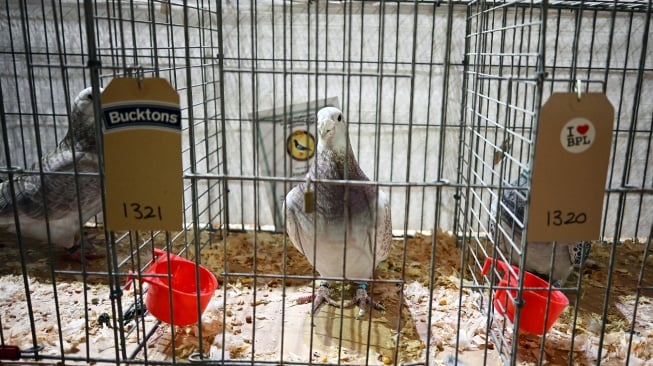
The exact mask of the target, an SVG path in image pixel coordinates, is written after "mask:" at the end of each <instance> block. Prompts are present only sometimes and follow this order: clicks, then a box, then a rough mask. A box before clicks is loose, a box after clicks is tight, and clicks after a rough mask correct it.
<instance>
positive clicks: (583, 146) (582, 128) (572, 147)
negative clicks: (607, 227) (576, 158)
mask: <svg viewBox="0 0 653 366" xmlns="http://www.w3.org/2000/svg"><path fill="white" fill-rule="evenodd" d="M595 136H596V129H595V128H594V125H593V124H592V122H591V121H590V120H588V119H585V118H574V119H572V120H570V121H569V122H567V123H566V124H565V126H564V127H563V128H562V131H560V143H561V144H562V147H563V148H564V149H565V150H567V151H569V152H570V153H574V154H578V153H582V152H584V151H585V150H587V149H589V148H590V146H592V144H593V143H594V137H595Z"/></svg>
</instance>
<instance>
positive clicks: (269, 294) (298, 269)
mask: <svg viewBox="0 0 653 366" xmlns="http://www.w3.org/2000/svg"><path fill="white" fill-rule="evenodd" d="M203 235H205V234H204V233H203ZM206 235H208V234H206ZM0 243H2V244H0V245H2V246H3V248H0V249H2V250H0V260H1V261H2V263H4V264H5V265H3V266H1V267H0V275H1V276H2V277H0V293H2V294H3V296H2V298H1V299H0V316H1V319H2V327H3V329H2V331H3V336H4V340H5V343H6V344H15V345H18V346H20V347H21V348H29V347H30V345H31V342H32V335H31V334H32V333H31V327H30V322H28V321H25V319H26V316H27V314H28V312H27V304H26V302H25V291H24V282H23V277H22V276H17V275H16V274H17V273H21V270H20V260H19V259H18V253H17V250H15V244H14V243H13V238H12V236H10V235H4V236H0ZM255 243H256V245H255ZM432 244H433V238H432V237H431V236H422V235H417V236H415V237H412V238H408V239H407V241H406V243H405V246H404V241H403V239H402V240H395V241H394V242H393V246H392V251H391V254H390V258H389V260H388V261H387V262H385V263H382V264H380V266H379V267H378V269H377V274H376V276H377V278H379V279H398V278H400V277H401V275H402V272H403V275H404V278H405V280H406V282H405V285H404V288H403V293H401V291H400V288H399V287H397V286H396V285H394V284H389V283H386V284H383V283H378V284H376V285H375V286H374V287H373V294H374V297H375V299H377V300H380V301H381V302H382V303H383V304H384V305H385V306H386V309H387V310H386V311H385V312H373V313H372V317H371V321H370V319H366V320H356V319H355V315H356V311H355V310H354V309H345V310H342V311H343V314H344V316H343V317H342V319H343V320H342V322H341V320H340V319H341V317H340V311H341V310H340V309H337V308H334V307H325V308H323V309H322V311H321V312H320V313H319V314H318V315H317V316H316V317H315V318H314V319H313V323H314V326H312V325H311V320H312V319H311V315H310V307H311V305H310V304H298V303H297V302H296V301H295V300H297V299H298V298H300V297H301V296H303V295H306V294H310V293H311V291H312V286H313V283H312V282H310V281H306V280H286V282H285V291H284V283H283V282H282V280H281V279H274V278H260V280H259V282H258V283H256V284H255V283H254V281H253V279H252V278H251V277H230V278H229V280H228V281H227V282H226V283H224V278H223V277H220V276H219V274H220V273H223V272H224V271H225V268H224V266H225V263H226V266H227V268H226V270H227V271H228V272H229V273H253V272H254V269H256V272H257V273H260V274H279V273H283V265H284V264H283V263H282V262H281V261H279V258H282V255H283V254H284V252H285V255H286V258H287V261H286V264H285V265H286V273H288V274H297V275H312V274H313V273H312V268H311V266H310V265H309V264H308V262H307V261H306V260H305V259H304V257H303V256H302V255H301V254H300V253H298V252H297V251H296V250H295V249H294V248H293V247H292V245H291V244H290V243H289V242H287V245H285V246H284V236H283V235H278V234H270V233H260V232H259V233H256V234H254V233H231V234H230V235H229V237H228V238H227V239H226V240H224V239H221V238H213V239H212V243H211V244H210V245H208V246H206V247H205V248H203V249H202V262H203V263H204V264H205V265H206V266H207V267H208V268H209V269H211V270H212V271H213V272H214V273H216V274H217V275H218V278H219V279H220V281H221V283H220V287H219V289H218V290H217V291H216V293H215V296H214V298H213V299H212V301H211V303H210V304H209V306H208V308H207V310H206V311H205V313H204V315H203V324H202V326H203V328H202V329H203V332H202V333H203V334H202V341H203V349H204V351H205V352H206V353H208V354H209V355H210V357H212V358H215V359H219V358H222V356H223V351H222V349H223V348H224V350H225V351H224V357H226V358H230V359H246V360H247V359H252V358H254V359H256V360H270V361H275V360H280V359H281V358H283V360H285V361H304V362H306V361H308V360H309V359H312V360H313V361H316V362H333V363H336V362H338V359H340V362H342V363H356V364H359V363H365V362H369V363H372V364H382V363H391V362H395V360H396V361H397V362H410V361H418V360H423V359H424V357H425V355H424V350H425V345H426V343H427V342H428V343H429V344H430V345H431V347H430V349H431V351H432V353H431V355H430V357H432V358H431V359H432V360H434V359H435V360H436V361H435V364H440V363H442V361H441V360H442V359H443V358H444V357H445V356H446V355H448V354H451V353H453V352H455V347H456V344H457V345H458V346H457V348H458V351H459V357H460V359H462V360H464V361H466V362H467V363H469V364H479V363H480V362H482V360H483V359H484V358H485V357H487V364H489V365H494V364H500V363H501V362H500V358H499V355H498V353H499V351H500V350H499V349H498V347H497V345H495V344H493V342H492V338H491V337H490V338H489V339H486V322H487V315H486V314H484V313H483V311H482V310H481V308H480V306H479V303H480V302H481V295H480V294H478V293H477V292H473V291H471V290H470V289H469V288H467V287H466V286H467V285H470V283H468V282H467V279H465V280H464V281H463V290H462V292H461V291H460V285H461V280H460V273H461V270H460V258H461V253H460V250H459V249H458V248H457V246H456V243H455V239H454V238H453V237H451V236H449V235H447V234H445V233H442V232H439V233H438V235H437V240H436V241H435V248H436V255H435V257H434V258H435V259H434V260H435V267H434V268H435V273H434V278H433V285H432V286H433V302H432V303H430V304H429V302H428V295H429V271H427V270H424V269H425V268H430V265H431V248H432ZM225 245H226V248H225ZM284 247H285V249H284ZM404 247H405V248H406V251H405V263H404V250H403V249H404ZM24 249H25V252H26V257H27V263H28V265H27V268H28V273H29V277H28V280H29V286H30V292H31V294H32V296H31V298H32V304H31V306H32V309H33V313H34V327H35V330H36V334H37V336H36V337H37V341H38V343H39V344H42V345H44V346H45V349H44V351H43V352H44V354H50V355H57V354H60V353H61V352H63V353H64V354H65V355H66V357H68V358H70V359H73V358H75V357H86V356H87V355H88V356H90V357H91V358H93V359H97V360H102V359H106V360H111V359H115V358H116V356H117V354H116V350H115V347H114V345H115V334H114V330H113V329H112V328H110V327H108V326H106V325H100V324H99V322H98V316H99V315H100V314H102V313H109V314H111V300H110V298H109V289H108V287H107V283H106V278H105V277H103V276H101V275H87V284H88V285H87V288H86V291H85V290H84V285H83V282H81V279H82V277H81V274H80V273H79V272H80V269H81V264H79V263H76V262H73V261H70V260H67V259H66V258H63V257H62V253H63V252H58V253H56V254H55V256H54V258H55V268H57V271H64V272H65V271H70V272H67V273H59V272H58V274H57V275H56V279H57V284H56V288H57V299H56V301H57V303H58V304H59V306H58V308H59V311H60V316H61V324H62V326H61V335H62V336H61V337H62V338H63V340H64V341H63V344H60V343H59V339H60V337H59V330H58V325H57V322H56V316H55V305H54V304H55V303H54V301H51V299H52V298H53V296H54V291H53V286H52V280H51V274H52V272H51V269H50V268H51V267H50V265H49V262H50V259H49V258H46V257H47V256H44V255H43V253H44V252H47V251H45V247H44V246H43V245H42V244H39V243H26V244H25V248H24ZM643 250H644V246H643V245H641V244H636V243H630V242H629V243H625V244H624V245H621V246H619V247H617V255H616V256H615V261H616V264H615V267H614V268H615V271H614V276H613V285H612V292H611V294H610V298H609V300H608V301H609V307H608V314H609V315H608V318H607V319H606V328H605V332H606V336H605V338H604V343H603V345H602V346H603V351H602V364H608V365H613V364H614V365H618V364H623V363H624V361H625V357H626V354H627V353H628V351H629V350H628V343H629V342H628V340H629V337H630V336H631V333H630V330H631V329H634V331H635V332H634V333H633V335H632V336H633V340H632V346H631V349H630V352H631V359H630V361H631V364H636V365H637V364H647V365H648V364H651V363H652V362H651V361H644V360H649V359H650V358H651V357H653V329H651V328H650V326H649V324H651V321H653V315H652V314H653V301H652V300H651V299H650V297H641V298H640V301H639V304H638V306H639V307H638V310H637V321H636V323H635V324H632V323H631V322H632V314H633V305H634V297H633V296H632V292H633V289H634V288H636V284H637V276H638V275H639V272H640V267H641V258H642V255H643ZM255 251H256V254H257V255H256V261H254V252H255ZM117 252H118V255H119V257H125V256H127V255H129V249H128V248H123V247H120V246H119V247H118V248H117ZM609 253H610V247H609V246H601V245H595V246H594V247H593V249H592V253H591V257H590V258H591V259H593V260H594V261H595V262H597V267H596V268H593V269H590V270H588V271H586V272H585V273H584V274H583V281H582V283H583V287H582V290H581V292H580V296H579V297H578V314H577V320H576V328H577V330H576V336H575V338H574V342H573V349H574V359H575V361H576V363H577V364H581V365H585V364H592V363H595V362H596V355H597V354H598V352H597V351H598V345H599V337H598V335H599V333H600V332H601V317H600V314H601V312H602V304H603V303H604V296H605V295H604V294H605V286H606V285H605V284H606V276H607V267H608V259H609ZM225 254H226V257H227V260H226V261H225V260H224V257H225ZM652 261H653V260H652V259H651V258H649V259H648V262H647V263H646V265H647V266H650V265H651V264H653V263H651V262H652ZM254 265H256V268H255V267H254ZM87 271H88V272H94V271H97V272H102V271H106V261H104V260H95V261H91V262H89V264H88V268H87ZM650 272H651V271H648V272H646V273H645V275H646V276H645V277H644V279H643V284H642V285H645V286H651V284H653V279H652V278H651V273H650ZM352 291H353V290H352V289H351V288H350V286H347V285H345V286H344V287H342V286H336V289H335V290H334V295H335V297H336V298H337V299H339V296H340V294H341V293H342V294H343V296H344V298H345V300H346V299H348V298H350V296H351V293H352ZM642 293H643V294H644V295H647V294H646V293H645V292H642ZM85 295H86V296H85ZM567 295H568V297H569V299H570V304H572V305H573V304H574V303H575V301H576V297H577V296H576V295H575V294H574V293H568V294H567ZM41 299H43V300H46V299H47V300H49V301H39V300H41ZM225 299H226V303H225ZM122 303H123V310H124V309H126V308H128V306H129V305H130V304H133V295H130V293H128V292H126V293H125V295H124V297H123V302H122ZM84 304H87V305H88V308H89V312H88V319H86V318H85V316H84V312H83V311H82V308H83V306H84ZM429 308H430V310H431V329H430V331H431V335H430V338H429V339H428V340H427V332H428V330H429V329H428V322H427V317H428V314H429ZM573 310H574V309H573V306H569V307H568V308H567V310H565V312H564V313H563V314H562V316H561V318H560V319H559V320H558V321H557V322H556V323H555V325H554V326H553V328H552V329H551V331H550V332H549V333H548V334H547V337H546V339H545V342H544V350H543V357H544V358H545V359H546V361H547V362H549V363H551V364H560V363H561V362H563V361H564V360H566V357H567V354H568V350H569V349H570V348H571V347H572V344H571V343H572V339H571V336H570V334H571V330H572V324H573V319H574V311H573ZM459 312H460V314H461V316H460V326H459V325H458V314H459ZM400 314H401V315H400ZM496 316H497V318H500V317H499V316H498V315H496ZM399 319H400V320H401V321H399ZM86 324H88V326H86ZM125 328H126V330H128V331H129V330H131V332H127V333H126V335H125V337H126V338H125V347H124V349H125V350H126V352H125V353H126V354H127V355H132V356H133V357H136V358H141V359H142V358H145V357H147V358H148V359H152V360H172V359H173V357H174V358H177V359H186V358H187V357H188V356H189V355H191V354H192V353H194V352H197V351H198V347H199V343H200V339H199V338H198V329H197V326H189V327H175V330H174V333H173V331H172V330H171V327H170V326H168V325H166V324H161V323H158V322H157V321H156V319H154V318H153V317H152V316H151V315H145V316H144V317H142V318H140V319H138V320H137V321H132V322H130V323H128V324H127V325H126V327H125ZM134 328H135V329H134ZM508 328H510V327H508ZM85 329H86V330H87V331H88V339H86V338H87V337H86V331H85ZM282 329H283V331H282ZM457 329H460V330H461V331H460V332H459V333H458V339H456V333H457V332H456V330H457ZM134 330H136V331H134ZM138 330H140V331H138ZM492 331H495V332H497V331H501V329H499V328H496V329H493V330H492ZM143 334H151V336H150V337H149V339H148V340H147V342H142V339H143V337H142V335H143ZM368 334H369V336H370V338H369V339H370V347H369V348H368V347H367V339H368ZM397 334H398V336H397ZM139 335H140V336H139ZM504 336H505V337H506V338H508V339H510V338H511V334H509V331H508V330H506V331H504ZM282 340H283V342H282ZM396 342H399V346H398V347H396V348H397V349H398V352H397V353H396V354H395V352H394V349H395V345H396ZM518 342H519V355H518V359H519V361H520V362H519V363H520V364H528V363H530V362H534V361H537V359H538V358H539V357H540V356H539V355H540V345H541V344H542V343H541V342H542V337H540V336H535V335H530V334H520V336H519V340H518ZM143 343H145V347H140V346H141V345H143ZM282 344H283V348H282ZM310 344H312V345H313V346H312V347H309V346H308V345H310ZM223 345H224V346H223ZM486 348H487V350H486ZM366 349H369V351H368V352H367V354H366V352H365V350H366ZM486 351H487V353H486ZM146 353H147V355H146ZM173 353H174V354H173ZM639 361H641V362H639ZM564 362H565V363H566V361H564Z"/></svg>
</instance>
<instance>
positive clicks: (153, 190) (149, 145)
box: [102, 78, 183, 231]
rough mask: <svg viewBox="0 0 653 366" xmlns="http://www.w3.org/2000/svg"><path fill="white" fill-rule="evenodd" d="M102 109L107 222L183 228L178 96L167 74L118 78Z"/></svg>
mask: <svg viewBox="0 0 653 366" xmlns="http://www.w3.org/2000/svg"><path fill="white" fill-rule="evenodd" d="M102 111H103V115H104V128H103V133H104V164H105V178H106V180H105V189H106V203H107V207H106V209H107V217H106V218H105V219H106V224H107V226H108V227H109V229H110V230H170V231H178V230H181V228H182V220H183V217H182V215H183V207H182V189H183V181H182V162H181V112H180V109H179V95H178V94H177V92H176V91H175V90H174V89H173V88H172V86H171V85H170V83H168V81H167V80H165V79H158V78H141V79H140V80H138V79H136V78H116V79H113V80H112V81H111V82H110V83H109V85H108V86H107V87H106V88H105V90H104V92H103V93H102Z"/></svg>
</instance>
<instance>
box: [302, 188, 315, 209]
mask: <svg viewBox="0 0 653 366" xmlns="http://www.w3.org/2000/svg"><path fill="white" fill-rule="evenodd" d="M304 212H306V213H313V191H309V190H306V191H304Z"/></svg>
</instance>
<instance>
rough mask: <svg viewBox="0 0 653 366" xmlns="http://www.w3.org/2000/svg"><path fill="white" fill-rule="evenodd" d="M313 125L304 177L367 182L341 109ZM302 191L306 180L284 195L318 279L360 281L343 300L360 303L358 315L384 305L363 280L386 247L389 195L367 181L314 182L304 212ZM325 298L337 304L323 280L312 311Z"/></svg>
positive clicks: (324, 113)
mask: <svg viewBox="0 0 653 366" xmlns="http://www.w3.org/2000/svg"><path fill="white" fill-rule="evenodd" d="M317 124H318V125H317V128H318V134H319V137H318V143H317V153H316V157H315V159H316V161H315V163H314V164H312V165H311V168H310V170H309V173H308V177H307V178H308V179H309V180H316V179H331V180H342V179H348V180H358V181H369V178H368V177H367V176H366V175H365V173H363V171H362V170H361V168H360V166H359V165H358V162H357V161H356V157H355V156H354V153H353V150H352V148H351V144H350V142H349V138H348V136H347V123H346V122H345V120H344V117H343V114H342V112H341V111H340V110H339V109H337V108H333V107H325V108H322V109H321V110H320V111H319V112H318V114H317ZM345 169H347V172H346V173H345ZM309 190H313V188H309ZM306 191H307V183H301V184H299V185H298V186H296V187H294V188H293V189H292V190H291V191H290V192H289V193H288V195H287V196H286V199H285V203H284V206H285V207H286V209H287V218H286V230H287V232H288V236H289V237H290V240H291V241H292V243H293V244H294V245H295V247H296V248H297V249H298V250H299V251H300V252H301V253H302V254H304V256H306V258H307V259H308V261H309V262H310V263H311V265H313V267H314V268H315V269H316V270H317V272H319V273H320V275H321V276H322V277H331V278H340V277H344V278H346V279H351V280H353V281H354V282H357V283H358V284H359V287H358V289H357V290H356V294H355V296H354V298H353V299H352V300H351V301H349V302H348V303H346V304H345V306H346V307H350V306H353V305H354V304H355V305H358V307H359V314H358V316H359V317H361V316H363V315H364V314H365V310H366V308H367V307H368V306H370V305H373V306H374V307H375V308H377V309H382V308H383V307H382V306H381V305H380V304H379V303H372V301H371V298H370V297H369V295H368V293H367V283H366V282H365V280H367V279H372V277H373V275H374V269H375V266H376V265H378V264H379V263H380V262H382V261H384V260H385V259H386V258H387V257H388V253H389V251H390V244H391V242H392V222H391V219H390V200H389V198H388V196H387V195H386V194H385V192H383V191H382V190H380V189H377V188H376V187H373V186H370V185H349V186H348V188H346V187H345V185H344V184H328V183H316V184H314V191H313V195H314V212H309V213H307V212H306V211H305V207H304V204H305V202H304V197H305V193H306ZM309 211H310V210H309ZM343 270H344V271H343ZM324 302H327V303H329V304H331V305H333V306H338V304H337V302H335V301H334V300H333V299H331V297H330V290H329V287H328V282H326V281H323V282H322V284H321V285H320V287H319V288H318V290H317V294H316V296H315V299H314V301H313V312H314V313H315V312H317V311H318V310H319V308H320V307H321V306H322V305H323V303H324Z"/></svg>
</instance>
